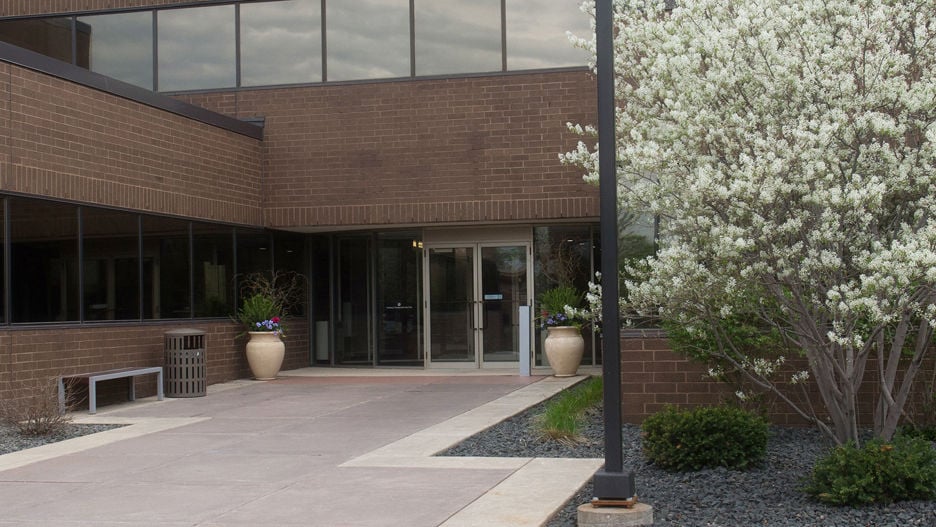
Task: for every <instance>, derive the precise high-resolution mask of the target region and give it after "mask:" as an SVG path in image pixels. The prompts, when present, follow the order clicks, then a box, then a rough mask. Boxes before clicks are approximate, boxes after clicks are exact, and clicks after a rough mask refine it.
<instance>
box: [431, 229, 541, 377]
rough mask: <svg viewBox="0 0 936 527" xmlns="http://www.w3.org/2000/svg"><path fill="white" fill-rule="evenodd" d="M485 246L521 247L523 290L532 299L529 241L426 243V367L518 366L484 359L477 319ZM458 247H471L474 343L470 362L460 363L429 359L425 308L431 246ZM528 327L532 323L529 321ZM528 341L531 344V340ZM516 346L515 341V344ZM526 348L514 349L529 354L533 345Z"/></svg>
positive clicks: (518, 365)
mask: <svg viewBox="0 0 936 527" xmlns="http://www.w3.org/2000/svg"><path fill="white" fill-rule="evenodd" d="M485 247H523V248H524V253H525V257H526V289H527V302H530V301H531V300H532V298H533V297H532V294H533V254H532V252H533V243H532V242H531V241H530V240H520V241H490V242H487V241H461V242H439V243H426V244H425V246H424V248H423V249H424V250H423V310H424V311H423V338H424V340H423V349H424V350H425V359H424V364H425V367H426V368H427V369H428V368H449V369H485V368H487V369H502V370H503V369H518V370H519V368H520V361H519V360H518V361H511V362H500V361H498V362H491V363H485V362H484V335H483V331H484V328H482V327H478V321H479V320H482V318H483V316H482V315H483V311H482V308H483V304H482V302H483V295H484V292H483V291H482V287H481V285H482V275H481V273H482V265H481V250H482V249H483V248H485ZM458 248H468V249H471V251H472V252H471V254H472V281H473V283H472V291H471V295H472V300H471V306H472V307H471V319H472V321H473V322H472V335H471V337H470V339H469V340H470V341H471V342H472V343H473V345H474V360H473V361H464V362H433V361H432V342H431V335H432V320H431V315H432V311H431V309H430V307H429V299H430V298H431V294H432V292H431V290H430V288H431V285H430V279H429V273H430V272H431V266H430V265H429V252H430V251H431V250H433V249H458ZM531 329H532V322H531ZM531 344H532V343H531ZM517 345H518V346H519V342H518V343H517ZM530 348H531V349H529V350H518V352H519V353H524V352H526V353H528V354H532V353H533V350H532V348H533V346H532V345H531V346H530Z"/></svg>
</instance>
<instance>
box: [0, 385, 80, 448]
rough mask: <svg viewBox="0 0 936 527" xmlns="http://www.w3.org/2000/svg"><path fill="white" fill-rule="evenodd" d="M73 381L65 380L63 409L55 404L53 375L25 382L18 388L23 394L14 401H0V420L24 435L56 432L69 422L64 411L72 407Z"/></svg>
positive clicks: (73, 403)
mask: <svg viewBox="0 0 936 527" xmlns="http://www.w3.org/2000/svg"><path fill="white" fill-rule="evenodd" d="M73 383H74V381H71V382H68V381H66V386H65V394H66V398H65V408H64V410H65V411H64V412H63V411H62V409H61V408H60V407H59V400H58V384H57V380H56V378H37V379H32V380H29V381H26V382H25V385H24V386H23V388H22V390H23V391H24V392H26V393H27V395H26V397H23V398H20V399H16V400H12V401H11V400H0V419H2V420H3V422H5V423H7V424H9V425H10V426H13V427H14V428H15V429H16V430H17V432H19V433H20V434H21V435H24V436H30V437H37V436H50V435H55V434H56V433H58V432H60V431H61V430H62V429H63V428H64V427H65V426H66V425H68V424H69V423H71V416H70V415H69V414H68V412H70V411H71V410H73V409H74V408H75V405H76V404H77V401H76V400H75V398H74V396H73V395H72V394H73V393H74V390H72V389H71V387H72V384H73Z"/></svg>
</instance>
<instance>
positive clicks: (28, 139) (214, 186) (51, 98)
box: [0, 64, 261, 225]
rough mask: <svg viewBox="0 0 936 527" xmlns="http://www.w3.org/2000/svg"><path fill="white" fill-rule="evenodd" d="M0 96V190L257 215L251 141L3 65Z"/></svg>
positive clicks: (256, 167) (235, 218)
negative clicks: (0, 171) (0, 128)
mask: <svg viewBox="0 0 936 527" xmlns="http://www.w3.org/2000/svg"><path fill="white" fill-rule="evenodd" d="M0 101H2V102H0V114H2V117H0V125H2V130H0V134H2V135H0V149H2V153H0V163H2V165H0V166H2V167H3V173H2V175H0V190H5V191H13V192H21V193H24V194H32V195H37V196H47V197H54V198H61V199H68V200H74V201H79V202H86V203H93V204H102V205H111V206H115V207H121V208H127V209H133V210H139V211H149V212H157V213H168V214H176V215H181V216H187V217H191V218H200V219H206V220H217V221H226V222H232V223H244V224H254V225H256V224H259V223H260V221H261V213H260V202H259V198H258V189H259V188H260V171H261V157H260V156H261V145H260V142H259V141H257V140H254V139H250V138H248V137H245V136H242V135H239V134H236V133H233V132H229V131H226V130H222V129H219V128H215V127H212V126H209V125H206V124H203V123H199V122H196V121H193V120H191V119H187V118H185V117H181V116H178V115H175V114H172V113H169V112H165V111H162V110H157V109H154V108H151V107H148V106H144V105H142V104H139V103H136V102H132V101H129V100H126V99H122V98H119V97H116V96H113V95H109V94H106V93H103V92H100V91H97V90H93V89H90V88H87V87H84V86H81V85H78V84H75V83H72V82H69V81H65V80H61V79H58V78H55V77H52V76H49V75H45V74H41V73H37V72H34V71H31V70H28V69H25V68H21V67H19V66H14V65H10V64H3V65H2V68H0ZM219 190H220V192H219Z"/></svg>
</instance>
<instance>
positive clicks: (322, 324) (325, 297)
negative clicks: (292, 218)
mask: <svg viewBox="0 0 936 527" xmlns="http://www.w3.org/2000/svg"><path fill="white" fill-rule="evenodd" d="M309 252H310V256H311V258H310V259H311V264H312V269H311V273H310V274H309V287H311V288H312V294H311V295H310V296H311V305H310V308H311V316H312V319H313V320H314V322H315V325H314V326H313V332H314V334H313V339H314V340H313V342H315V344H314V346H313V353H312V357H313V361H314V362H315V364H328V363H329V362H330V353H329V346H330V344H329V332H330V329H329V328H330V327H331V308H330V299H331V296H330V294H331V283H332V281H331V278H330V277H331V243H330V241H329V239H328V237H327V236H313V237H311V238H310V239H309Z"/></svg>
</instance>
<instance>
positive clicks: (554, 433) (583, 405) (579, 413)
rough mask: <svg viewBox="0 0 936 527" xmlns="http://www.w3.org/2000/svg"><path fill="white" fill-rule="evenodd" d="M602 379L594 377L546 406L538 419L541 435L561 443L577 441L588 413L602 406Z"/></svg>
mask: <svg viewBox="0 0 936 527" xmlns="http://www.w3.org/2000/svg"><path fill="white" fill-rule="evenodd" d="M602 386H603V385H602V382H601V377H592V378H591V379H588V380H586V381H583V382H581V383H579V384H577V385H575V386H573V387H572V388H571V389H569V390H566V391H564V392H562V393H561V394H559V395H557V396H556V397H555V398H553V399H552V400H550V401H549V402H548V403H547V404H546V410H545V411H544V412H543V413H542V414H541V415H540V416H539V418H538V419H537V423H536V424H537V429H538V430H539V433H540V435H542V436H544V437H548V438H550V439H558V440H560V441H575V440H577V439H578V438H579V428H580V427H581V425H582V421H584V419H585V415H586V413H587V412H588V411H589V410H590V409H591V408H594V407H595V406H597V405H599V404H601V402H602V396H603V388H602Z"/></svg>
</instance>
